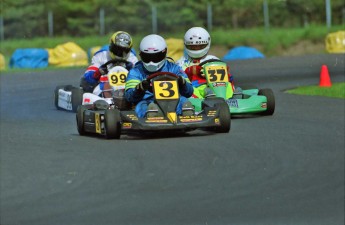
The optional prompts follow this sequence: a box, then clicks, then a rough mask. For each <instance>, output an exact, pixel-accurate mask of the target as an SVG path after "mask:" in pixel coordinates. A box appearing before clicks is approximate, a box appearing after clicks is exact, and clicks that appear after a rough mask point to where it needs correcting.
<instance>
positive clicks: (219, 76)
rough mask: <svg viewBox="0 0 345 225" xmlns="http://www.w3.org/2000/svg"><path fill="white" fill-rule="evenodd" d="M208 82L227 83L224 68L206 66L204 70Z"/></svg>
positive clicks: (227, 79) (226, 74)
mask: <svg viewBox="0 0 345 225" xmlns="http://www.w3.org/2000/svg"><path fill="white" fill-rule="evenodd" d="M205 71H206V74H207V76H206V77H207V79H208V81H209V82H211V83H213V82H229V77H228V73H227V69H226V66H207V67H206V68H205Z"/></svg>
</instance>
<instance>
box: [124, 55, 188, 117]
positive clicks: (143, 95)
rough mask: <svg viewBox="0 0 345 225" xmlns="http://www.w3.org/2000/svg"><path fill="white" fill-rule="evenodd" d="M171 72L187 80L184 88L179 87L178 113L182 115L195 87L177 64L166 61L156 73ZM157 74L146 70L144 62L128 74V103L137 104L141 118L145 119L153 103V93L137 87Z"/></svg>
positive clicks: (126, 95)
mask: <svg viewBox="0 0 345 225" xmlns="http://www.w3.org/2000/svg"><path fill="white" fill-rule="evenodd" d="M162 71H163V72H171V73H174V74H176V75H178V76H182V77H184V78H185V80H186V84H185V85H184V86H182V87H181V86H180V87H179V92H180V101H179V103H178V105H177V109H176V113H177V114H178V115H180V114H181V113H182V105H183V103H185V102H186V101H188V100H187V98H189V97H191V96H192V94H193V86H192V84H191V83H190V81H189V79H188V77H187V75H186V74H185V73H184V72H183V70H182V69H181V67H179V66H178V65H176V64H175V63H172V62H169V61H166V62H165V63H164V65H163V66H162V68H161V69H160V70H158V71H156V72H162ZM156 72H149V71H147V70H146V69H145V68H144V65H143V62H141V61H139V62H138V63H137V64H136V65H135V67H134V68H133V69H131V70H130V71H129V73H128V76H127V79H126V87H125V97H126V99H127V101H128V102H130V103H133V104H137V105H136V107H135V112H136V113H137V115H138V117H139V118H143V117H144V116H145V114H146V111H147V108H148V105H149V104H150V103H151V102H153V100H154V99H153V97H154V96H153V93H152V92H150V91H149V90H147V91H145V92H142V91H139V90H137V89H136V86H137V85H138V84H139V83H140V82H141V81H143V80H145V79H146V78H147V77H148V76H149V75H151V74H153V73H156Z"/></svg>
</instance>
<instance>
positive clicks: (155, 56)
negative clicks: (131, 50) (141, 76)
mask: <svg viewBox="0 0 345 225" xmlns="http://www.w3.org/2000/svg"><path fill="white" fill-rule="evenodd" d="M165 57H166V51H161V52H157V53H146V52H140V58H141V60H142V61H143V62H144V63H149V62H154V63H158V62H161V61H162V60H163V59H165Z"/></svg>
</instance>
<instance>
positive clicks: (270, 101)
mask: <svg viewBox="0 0 345 225" xmlns="http://www.w3.org/2000/svg"><path fill="white" fill-rule="evenodd" d="M258 95H263V96H265V97H266V98H267V110H266V111H264V112H262V114H263V115H268V116H270V115H273V113H274V109H275V105H276V104H275V98H274V94H273V91H272V90H271V89H269V88H265V89H260V90H259V93H258Z"/></svg>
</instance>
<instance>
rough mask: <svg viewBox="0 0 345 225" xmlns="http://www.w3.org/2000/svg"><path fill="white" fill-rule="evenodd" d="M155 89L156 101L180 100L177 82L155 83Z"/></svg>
mask: <svg viewBox="0 0 345 225" xmlns="http://www.w3.org/2000/svg"><path fill="white" fill-rule="evenodd" d="M153 88H154V90H155V98H156V99H178V98H179V92H178V87H177V81H176V80H169V81H154V82H153Z"/></svg>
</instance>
